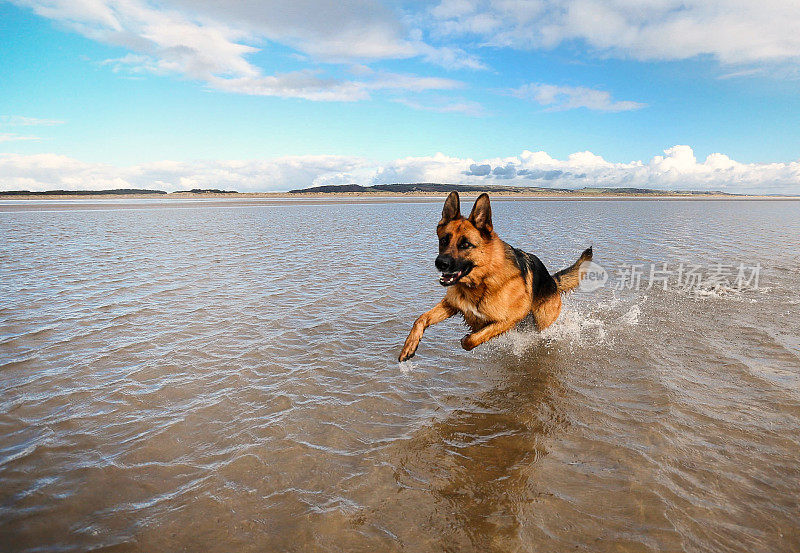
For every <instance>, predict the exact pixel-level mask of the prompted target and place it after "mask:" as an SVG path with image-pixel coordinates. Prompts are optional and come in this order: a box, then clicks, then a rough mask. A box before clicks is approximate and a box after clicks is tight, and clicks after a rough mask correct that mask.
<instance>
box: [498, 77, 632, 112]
mask: <svg viewBox="0 0 800 553" xmlns="http://www.w3.org/2000/svg"><path fill="white" fill-rule="evenodd" d="M511 94H512V95H513V96H516V97H517V98H522V99H526V100H533V101H535V102H538V103H539V104H541V105H543V106H548V109H549V110H551V111H563V110H568V109H575V108H586V109H591V110H594V111H630V110H634V109H641V108H643V107H645V106H646V105H647V104H641V103H639V102H631V101H615V100H613V99H612V98H611V93H610V92H607V91H605V90H597V89H594V88H586V87H583V86H557V85H552V84H543V83H530V84H525V85H522V86H521V87H519V88H516V89H514V90H512V91H511Z"/></svg>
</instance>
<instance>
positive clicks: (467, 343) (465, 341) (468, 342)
mask: <svg viewBox="0 0 800 553" xmlns="http://www.w3.org/2000/svg"><path fill="white" fill-rule="evenodd" d="M477 345H478V344H476V343H475V340H474V339H473V338H472V334H467V335H466V336H464V337H463V338H461V347H462V348H464V349H465V350H467V351H470V350H471V349H474V348H475V346H477Z"/></svg>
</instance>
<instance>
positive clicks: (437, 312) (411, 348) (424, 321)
mask: <svg viewBox="0 0 800 553" xmlns="http://www.w3.org/2000/svg"><path fill="white" fill-rule="evenodd" d="M456 313H457V311H456V310H455V308H454V307H453V306H451V305H450V304H449V303H447V302H446V301H445V300H442V301H440V302H439V303H437V304H436V305H435V306H434V308H433V309H431V310H430V311H428V312H426V313H423V314H422V315H420V317H419V318H418V319H417V320H416V322H415V323H414V326H413V327H412V328H411V332H410V333H409V334H408V338H406V343H405V344H404V345H403V351H401V352H400V357H398V360H399V361H406V360H408V359H411V358H412V357H414V353H415V352H416V351H417V346H418V345H419V341H420V339H421V338H422V334H423V333H424V332H425V329H426V328H428V327H429V326H431V325H435V324H436V323H440V322H442V321H443V320H445V319H447V318H449V317H452V316H453V315H455V314H456Z"/></svg>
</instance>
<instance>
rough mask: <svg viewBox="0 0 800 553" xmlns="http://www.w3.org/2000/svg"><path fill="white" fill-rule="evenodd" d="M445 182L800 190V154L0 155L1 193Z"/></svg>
mask: <svg viewBox="0 0 800 553" xmlns="http://www.w3.org/2000/svg"><path fill="white" fill-rule="evenodd" d="M396 182H442V183H473V184H510V185H518V186H542V187H551V188H582V187H585V186H599V187H638V188H655V189H664V190H723V191H727V192H734V193H736V192H739V193H741V192H748V193H784V194H786V193H790V194H800V160H798V161H793V162H787V163H740V162H738V161H735V160H733V159H731V158H730V157H728V156H726V155H724V154H721V153H714V154H711V155H709V156H708V157H707V158H706V159H705V160H704V161H702V162H700V161H698V160H697V159H696V157H695V155H694V152H693V151H692V149H691V148H690V147H689V146H684V145H678V146H674V147H672V148H669V149H667V150H665V152H664V155H656V156H653V157H652V158H651V159H650V160H649V161H647V162H642V161H631V162H628V163H616V162H610V161H607V160H605V159H603V158H602V157H601V156H598V155H596V154H593V153H592V152H576V153H574V154H571V155H569V156H568V157H567V158H566V159H563V160H560V159H556V158H554V157H552V156H550V155H549V154H547V153H546V152H532V151H528V150H525V151H523V152H522V153H521V154H519V155H516V156H509V157H504V158H493V159H485V160H475V159H470V158H459V157H452V156H447V155H444V154H441V153H437V154H436V155H433V156H422V157H407V158H402V159H396V160H394V161H390V162H375V161H372V160H368V159H365V158H360V157H350V156H286V157H280V158H273V159H262V160H219V161H197V162H176V161H161V162H156V163H145V164H141V165H134V166H129V167H115V166H112V165H108V164H100V163H85V162H81V161H78V160H75V159H73V158H69V157H66V156H61V155H55V154H36V155H21V154H0V189H1V190H52V189H73V190H75V189H87V190H92V189H95V190H96V189H103V188H157V189H162V190H167V191H174V190H185V189H190V188H225V189H235V190H239V191H242V192H245V191H284V190H289V189H292V188H305V187H308V186H318V185H321V184H347V183H357V184H383V183H396Z"/></svg>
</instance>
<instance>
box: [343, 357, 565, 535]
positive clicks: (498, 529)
mask: <svg viewBox="0 0 800 553" xmlns="http://www.w3.org/2000/svg"><path fill="white" fill-rule="evenodd" d="M568 361H569V360H568V359H565V358H564V357H563V355H562V354H560V353H557V352H552V351H548V350H545V349H544V348H541V349H538V350H535V351H531V352H529V354H528V355H526V356H525V357H524V358H516V357H513V356H511V355H502V356H501V357H500V358H499V359H495V360H490V361H487V362H488V363H491V365H493V366H491V367H487V369H489V370H490V372H491V373H494V374H497V378H496V379H497V383H496V384H495V386H494V387H492V388H491V389H490V390H488V391H486V392H484V393H482V394H480V395H479V396H478V397H475V398H463V406H461V407H459V408H457V409H455V410H453V411H452V412H451V413H450V414H449V415H448V416H447V417H446V418H444V419H443V420H438V421H434V422H432V423H431V424H429V425H426V426H423V427H422V428H420V429H419V430H418V431H416V432H415V433H414V434H413V435H412V436H411V437H410V438H409V439H407V440H405V441H403V442H400V443H398V444H396V445H395V446H394V447H392V448H391V449H390V450H389V452H388V460H387V461H386V462H387V463H388V464H389V465H390V466H391V467H392V468H393V471H394V479H395V481H396V483H397V486H398V490H397V493H395V494H393V495H391V496H389V497H386V498H385V499H384V500H383V501H381V504H380V506H379V507H377V508H376V509H374V510H368V512H363V511H362V512H360V513H359V514H358V515H357V516H356V520H357V521H358V522H359V523H360V524H363V525H372V526H375V527H378V528H381V529H382V531H383V532H384V533H388V534H389V535H393V536H395V537H396V544H397V545H402V547H403V549H404V550H409V551H415V550H419V551H426V550H430V548H434V549H435V550H438V549H441V550H444V551H470V550H474V551H513V550H515V549H516V548H518V547H519V546H520V544H519V543H518V539H517V538H518V531H519V528H520V520H519V505H520V502H529V501H530V497H529V495H530V494H529V492H528V480H529V479H530V478H531V477H532V475H533V474H534V472H535V468H536V462H537V460H538V459H539V458H541V457H542V456H543V455H546V454H547V440H548V439H552V437H553V436H554V435H557V433H558V431H559V430H561V429H563V428H564V427H565V426H567V424H568V422H567V419H568V418H567V414H566V413H564V412H563V407H562V406H561V405H560V401H559V396H560V395H561V389H562V387H561V383H560V381H559V378H558V375H559V374H560V373H561V371H562V370H564V367H565V365H566V364H567V363H568ZM396 521H402V524H401V525H398V524H397V523H396Z"/></svg>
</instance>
